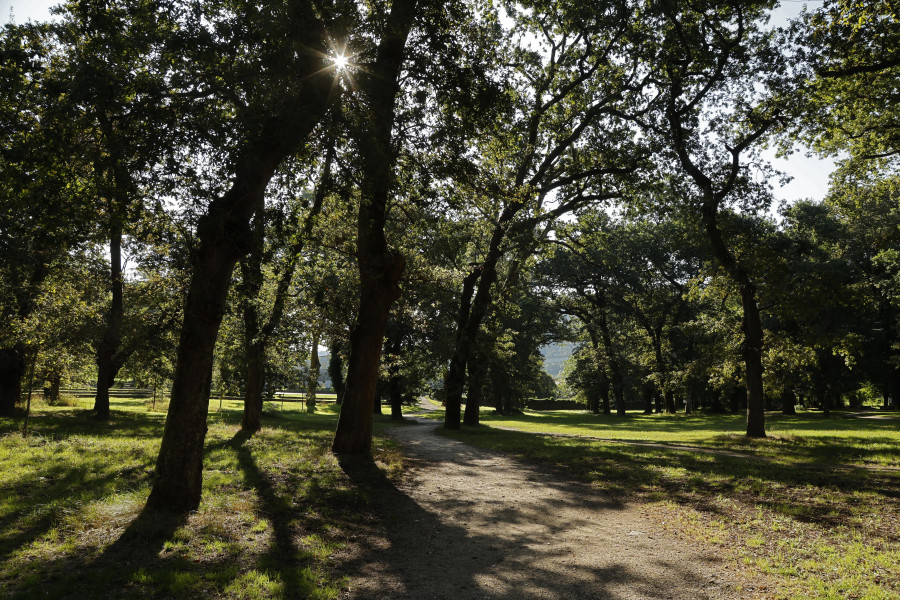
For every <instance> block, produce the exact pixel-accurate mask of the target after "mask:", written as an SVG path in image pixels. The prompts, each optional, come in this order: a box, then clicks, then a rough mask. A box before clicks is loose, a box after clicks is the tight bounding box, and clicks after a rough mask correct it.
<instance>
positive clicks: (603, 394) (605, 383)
mask: <svg viewBox="0 0 900 600" xmlns="http://www.w3.org/2000/svg"><path fill="white" fill-rule="evenodd" d="M610 391H611V390H610V385H609V379H608V378H607V377H606V374H603V380H602V381H601V382H600V399H601V400H602V402H603V414H604V415H611V414H612V406H611V405H610V402H609V394H610Z"/></svg>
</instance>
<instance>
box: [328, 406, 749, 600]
mask: <svg viewBox="0 0 900 600" xmlns="http://www.w3.org/2000/svg"><path fill="white" fill-rule="evenodd" d="M434 429H435V423H434V422H433V421H432V422H425V423H415V424H409V425H405V426H399V427H395V428H393V429H392V430H391V433H390V434H391V435H392V436H393V437H395V438H396V439H397V440H399V441H400V442H402V443H403V445H404V447H405V451H406V453H407V454H408V456H410V458H411V459H412V461H413V469H412V474H411V476H410V477H409V478H408V480H407V481H406V482H405V483H404V484H403V485H402V486H401V487H400V488H394V487H392V486H382V487H381V488H380V491H379V493H378V494H377V496H378V497H377V498H375V508H376V510H377V512H378V513H380V514H381V515H384V518H385V519H386V520H387V523H386V526H379V527H374V526H373V528H372V530H371V531H361V532H360V535H359V536H358V539H357V540H356V541H355V544H354V547H355V549H356V550H355V552H353V553H352V554H353V555H350V556H346V557H345V559H346V560H345V563H344V569H342V570H345V572H347V573H348V575H349V577H350V591H349V594H348V596H347V597H349V598H354V599H360V600H362V599H367V600H368V599H387V598H391V599H400V598H408V599H454V600H456V599H459V600H462V599H474V598H478V599H492V600H495V599H504V600H514V599H515V600H529V599H537V598H542V599H543V598H546V599H564V598H573V599H587V598H609V599H616V600H626V599H644V598H671V599H685V600H687V599H690V600H695V599H697V600H699V599H704V598H706V599H710V598H717V599H718V598H748V597H752V595H753V594H752V590H751V589H749V588H745V589H743V590H742V591H737V587H736V584H737V578H736V576H735V575H734V574H733V573H731V572H730V571H729V570H728V567H727V565H726V564H725V562H724V561H722V560H721V559H720V558H718V557H716V556H714V555H713V554H712V553H710V552H705V551H703V550H700V549H698V548H695V547H693V546H691V545H689V544H686V543H684V542H682V541H679V540H677V539H673V538H672V537H670V536H669V535H667V534H665V533H663V531H662V529H661V527H660V526H659V525H658V524H656V523H653V522H651V521H650V520H649V519H648V518H647V517H645V516H643V515H642V514H641V512H640V510H639V507H637V506H632V505H629V504H622V503H621V502H619V501H618V500H616V499H615V498H613V497H611V496H608V495H604V493H603V492H602V490H597V489H594V488H591V487H589V486H585V485H582V484H580V483H577V482H574V481H569V480H567V479H565V478H564V477H563V476H562V475H561V474H559V473H555V472H552V471H550V470H548V469H544V468H541V467H536V466H534V465H528V464H525V463H523V462H520V461H518V460H515V459H513V458H510V457H509V456H506V455H504V454H498V453H495V452H491V451H487V450H482V449H478V448H474V447H472V446H468V445H466V444H464V443H462V442H459V441H456V440H452V439H448V438H445V437H441V436H438V435H436V434H435V433H434Z"/></svg>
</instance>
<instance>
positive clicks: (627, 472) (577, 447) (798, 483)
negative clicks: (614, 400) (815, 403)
mask: <svg viewBox="0 0 900 600" xmlns="http://www.w3.org/2000/svg"><path fill="white" fill-rule="evenodd" d="M483 434H484V435H483ZM487 434H489V435H487ZM462 437H463V439H469V440H471V441H472V442H474V443H478V444H482V445H483V444H487V445H489V446H490V447H494V448H499V449H503V450H507V451H510V452H513V453H515V454H519V455H522V456H524V457H526V458H528V459H531V460H537V461H540V462H545V463H546V462H548V461H549V462H553V463H559V462H561V463H563V464H566V465H567V467H568V469H569V470H570V471H571V472H572V473H573V474H575V475H576V476H578V477H579V478H580V479H582V480H585V481H594V482H599V483H600V484H602V485H606V486H610V487H613V488H616V489H619V490H621V492H622V493H623V494H628V495H632V496H634V497H636V498H645V497H648V496H655V497H658V498H665V499H668V500H670V501H673V502H676V503H679V504H683V505H687V506H692V507H694V508H696V509H698V510H700V511H702V512H705V513H709V514H715V515H719V516H722V517H725V518H729V519H730V518H732V515H728V514H725V512H723V509H722V507H721V505H720V504H718V503H717V502H716V498H719V497H726V498H730V499H733V500H735V501H737V502H740V503H742V504H744V505H746V506H747V507H754V506H767V507H768V508H770V509H771V510H773V511H775V512H777V513H781V514H783V515H784V516H787V517H790V518H792V519H796V520H798V521H802V522H805V523H809V524H814V525H819V526H822V527H825V528H829V529H834V528H837V527H841V526H848V527H850V528H851V529H858V530H859V531H860V532H861V533H868V531H867V530H866V529H865V527H866V526H865V525H863V524H861V523H853V522H850V521H848V518H847V510H845V509H846V508H847V507H850V506H855V505H856V504H858V501H857V500H856V499H855V498H856V494H858V493H860V492H865V493H866V494H871V495H872V496H874V497H875V498H876V499H877V498H880V500H879V502H880V503H881V504H882V505H883V506H884V507H890V506H896V499H897V498H900V475H898V474H897V473H896V472H889V471H878V470H866V469H858V468H848V469H841V470H825V469H821V468H815V467H816V465H815V464H813V465H804V464H803V463H801V464H799V465H798V464H793V463H779V462H778V461H775V460H772V461H769V460H766V461H762V460H748V459H744V458H739V457H734V456H727V455H711V454H706V453H702V452H692V451H690V450H677V451H676V450H672V449H667V448H664V447H659V448H652V447H645V446H639V445H626V444H618V443H606V442H603V441H596V440H594V441H592V440H591V439H590V438H572V437H558V436H552V435H541V434H530V433H521V432H510V431H503V430H488V431H484V432H471V431H470V432H465V433H464V434H463V436H462ZM523 440H524V441H523ZM883 533H884V534H885V535H886V537H887V538H888V539H893V540H896V539H897V533H896V532H893V533H892V532H891V530H890V529H889V528H886V529H885V531H884V532H883Z"/></svg>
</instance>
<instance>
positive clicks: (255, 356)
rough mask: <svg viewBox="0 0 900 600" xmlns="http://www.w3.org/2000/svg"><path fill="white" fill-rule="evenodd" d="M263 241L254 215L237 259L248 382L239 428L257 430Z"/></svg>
mask: <svg viewBox="0 0 900 600" xmlns="http://www.w3.org/2000/svg"><path fill="white" fill-rule="evenodd" d="M264 244H265V221H264V219H263V216H262V214H261V213H260V214H257V215H256V217H254V219H253V223H252V224H251V230H250V251H249V252H248V253H247V254H246V256H243V257H241V259H240V268H241V286H240V296H241V308H242V311H243V313H244V315H243V316H244V355H245V359H246V361H247V365H246V367H247V373H246V376H247V382H246V387H245V388H244V413H243V415H242V416H241V430H242V431H244V432H247V433H254V432H256V431H259V428H260V427H261V419H262V410H263V389H264V387H265V372H266V347H265V344H264V342H263V339H262V332H261V331H260V325H259V309H258V307H257V298H258V297H259V294H260V291H261V290H262V285H263V274H262V253H263V245H264Z"/></svg>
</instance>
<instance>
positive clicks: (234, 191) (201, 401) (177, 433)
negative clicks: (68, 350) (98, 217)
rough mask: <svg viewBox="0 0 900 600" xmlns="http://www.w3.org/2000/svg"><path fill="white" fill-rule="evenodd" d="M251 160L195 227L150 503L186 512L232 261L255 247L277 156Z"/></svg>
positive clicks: (196, 485)
mask: <svg viewBox="0 0 900 600" xmlns="http://www.w3.org/2000/svg"><path fill="white" fill-rule="evenodd" d="M247 162H248V163H249V164H245V165H244V168H243V169H242V170H241V172H240V173H239V175H238V177H237V179H236V180H235V182H234V184H233V185H232V188H231V189H230V190H229V191H228V193H227V194H226V195H224V196H222V197H221V198H218V199H217V200H215V201H213V203H212V204H211V205H210V208H209V212H208V213H207V214H206V215H205V216H204V217H203V218H202V219H201V221H200V223H199V225H198V227H197V237H198V238H199V240H200V243H199V246H198V248H197V251H196V253H195V255H194V259H193V265H192V266H193V273H194V275H193V276H192V277H191V283H190V287H189V289H188V295H187V299H186V301H185V308H184V323H183V325H182V328H181V337H180V339H179V344H178V354H177V358H176V367H175V375H174V377H173V380H172V391H171V397H170V400H169V412H168V415H167V417H166V426H165V429H164V431H163V439H162V445H161V447H160V451H159V457H158V459H157V461H156V472H155V479H154V482H153V488H152V489H151V491H150V497H149V498H148V499H147V506H148V507H150V508H158V509H169V510H176V511H184V510H193V509H196V508H197V506H198V505H199V504H200V494H201V487H202V470H203V442H204V439H205V437H206V414H207V412H208V410H209V390H210V382H211V380H212V367H213V351H214V349H215V344H216V337H217V335H218V332H219V325H220V324H221V322H222V316H223V315H224V313H225V300H226V296H227V294H228V288H229V286H230V285H231V276H232V272H233V271H234V266H235V264H236V263H237V261H238V258H239V257H240V256H241V255H243V254H244V253H245V252H246V251H247V249H248V246H249V239H250V227H249V223H250V218H251V216H252V214H253V213H254V212H256V211H257V210H259V209H261V208H262V203H263V193H264V191H265V189H266V186H267V185H268V183H269V180H270V179H271V177H272V175H273V174H274V171H275V166H276V164H277V162H278V157H275V156H271V155H269V156H263V157H260V158H258V159H256V160H250V161H247Z"/></svg>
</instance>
